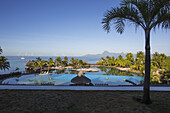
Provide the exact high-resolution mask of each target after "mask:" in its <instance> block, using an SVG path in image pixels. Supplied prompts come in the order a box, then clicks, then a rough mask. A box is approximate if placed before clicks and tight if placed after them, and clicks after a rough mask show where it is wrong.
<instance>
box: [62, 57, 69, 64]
mask: <svg viewBox="0 0 170 113" xmlns="http://www.w3.org/2000/svg"><path fill="white" fill-rule="evenodd" d="M67 63H68V57H67V56H65V57H64V61H63V64H64V66H67V65H68V64H67Z"/></svg>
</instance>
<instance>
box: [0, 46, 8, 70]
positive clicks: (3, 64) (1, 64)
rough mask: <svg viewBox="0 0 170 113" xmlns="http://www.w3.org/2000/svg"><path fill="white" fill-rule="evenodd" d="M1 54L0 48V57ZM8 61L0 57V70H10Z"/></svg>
mask: <svg viewBox="0 0 170 113" xmlns="http://www.w3.org/2000/svg"><path fill="white" fill-rule="evenodd" d="M1 54H2V49H1V47H0V55H1ZM7 60H8V59H7V58H6V57H4V56H0V69H1V70H6V69H8V70H9V68H10V63H9V62H8V61H7Z"/></svg>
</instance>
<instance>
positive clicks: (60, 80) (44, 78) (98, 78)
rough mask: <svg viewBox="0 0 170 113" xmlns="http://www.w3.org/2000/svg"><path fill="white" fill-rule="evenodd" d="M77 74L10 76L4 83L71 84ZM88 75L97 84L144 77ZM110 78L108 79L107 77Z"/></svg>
mask: <svg viewBox="0 0 170 113" xmlns="http://www.w3.org/2000/svg"><path fill="white" fill-rule="evenodd" d="M76 76H77V74H51V75H34V74H30V75H23V76H21V77H14V78H9V79H6V80H4V81H3V84H35V85H40V84H46V83H51V84H54V85H69V84H72V83H71V82H70V81H71V79H72V78H74V77H76ZM85 76H86V77H88V78H89V79H91V82H92V83H93V84H94V85H95V84H108V85H132V84H130V83H128V82H125V81H123V79H127V80H130V81H133V82H134V83H136V84H139V83H140V81H143V77H138V76H120V75H94V74H85ZM106 78H108V80H107V79H106Z"/></svg>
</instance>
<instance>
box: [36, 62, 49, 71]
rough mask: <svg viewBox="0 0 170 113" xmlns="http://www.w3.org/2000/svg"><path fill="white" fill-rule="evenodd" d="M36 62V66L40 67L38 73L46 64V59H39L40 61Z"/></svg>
mask: <svg viewBox="0 0 170 113" xmlns="http://www.w3.org/2000/svg"><path fill="white" fill-rule="evenodd" d="M37 64H38V67H40V73H41V74H42V69H43V67H44V66H45V65H46V64H47V61H45V60H41V61H39V62H37Z"/></svg>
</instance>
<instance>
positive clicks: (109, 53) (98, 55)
mask: <svg viewBox="0 0 170 113" xmlns="http://www.w3.org/2000/svg"><path fill="white" fill-rule="evenodd" d="M119 55H122V56H123V57H125V55H126V54H125V53H123V52H122V53H111V52H108V51H104V52H103V53H102V54H87V55H84V56H83V57H106V56H110V57H111V56H114V57H118V56H119Z"/></svg>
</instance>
